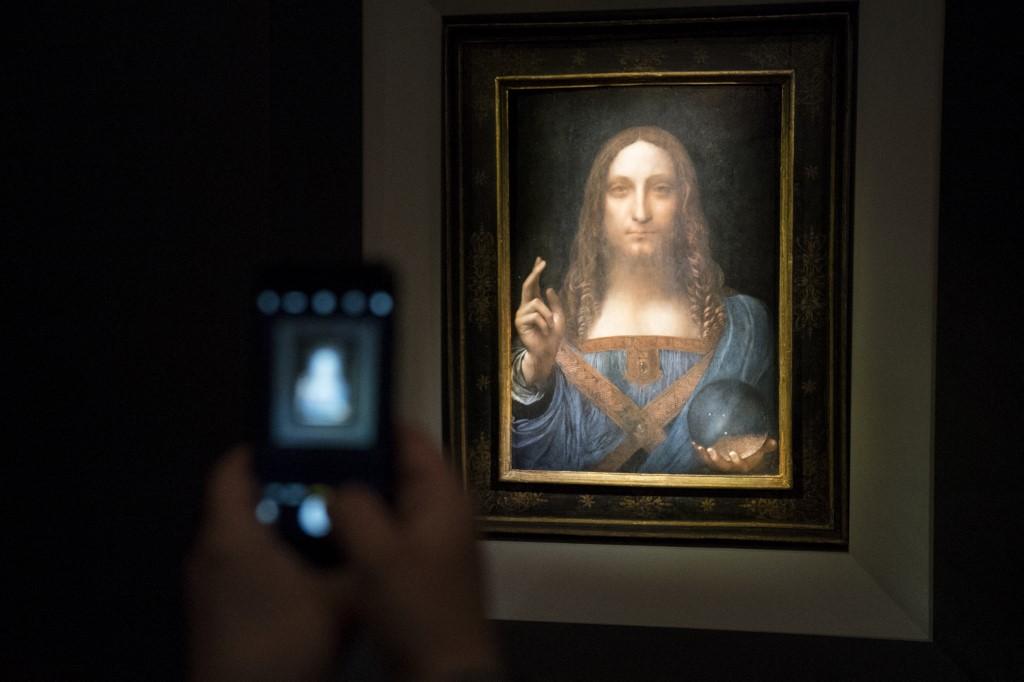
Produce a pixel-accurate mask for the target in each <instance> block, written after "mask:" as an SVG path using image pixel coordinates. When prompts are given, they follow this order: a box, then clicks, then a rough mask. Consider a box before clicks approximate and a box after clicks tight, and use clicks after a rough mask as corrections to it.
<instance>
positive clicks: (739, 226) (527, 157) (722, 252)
mask: <svg viewBox="0 0 1024 682" xmlns="http://www.w3.org/2000/svg"><path fill="white" fill-rule="evenodd" d="M781 96H782V88H781V86H779V85H776V84H771V85H768V84H742V85H733V84H702V85H696V84H693V85H689V84H688V85H643V86H629V87H624V86H607V87H599V88H578V89H544V90H513V91H512V92H511V93H510V97H509V131H508V134H509V180H510V198H509V212H510V229H509V232H510V235H509V237H510V245H511V264H512V278H511V279H512V291H511V292H510V293H511V296H512V310H515V308H516V307H517V306H518V304H519V292H520V288H521V286H522V281H523V279H525V277H526V275H527V274H529V272H530V270H531V269H532V267H533V260H534V258H535V257H536V256H541V257H542V258H544V259H545V260H547V261H548V266H547V269H546V270H545V272H544V275H543V276H542V283H543V285H544V286H553V287H555V288H556V289H558V288H560V287H561V282H562V278H563V277H564V274H565V270H566V269H567V268H568V259H569V251H570V248H571V245H572V240H573V237H574V235H575V233H576V229H577V224H578V218H579V210H580V205H581V203H582V200H583V187H584V184H585V182H586V178H587V173H588V172H589V170H590V166H591V164H592V163H593V160H594V157H595V156H596V155H597V152H598V150H599V149H600V147H601V145H602V144H604V142H605V141H607V140H608V138H610V137H612V136H613V135H615V134H616V133H618V132H619V131H620V130H623V129H624V128H629V127H632V126H641V125H654V126H658V127H660V128H664V129H665V130H667V131H668V132H670V133H672V134H673V135H675V136H676V137H677V138H678V139H679V140H680V141H681V142H682V143H683V146H684V147H685V148H686V150H687V151H688V152H689V154H690V157H691V159H692V160H693V164H694V166H695V168H696V171H697V182H698V185H699V189H700V192H701V201H702V205H703V208H704V216H705V218H706V220H707V222H708V229H709V233H710V239H711V249H712V254H713V256H714V257H715V259H716V260H717V261H718V264H719V265H721V266H722V269H723V271H724V272H725V283H726V285H727V286H730V287H732V288H733V289H735V290H737V291H738V292H740V293H744V294H749V295H752V296H754V297H756V298H758V299H760V300H761V301H763V302H764V303H765V304H766V305H767V306H768V308H769V310H770V311H771V312H772V314H775V313H776V312H777V306H778V278H779V269H778V262H779V159H780V145H781V110H782V102H781Z"/></svg>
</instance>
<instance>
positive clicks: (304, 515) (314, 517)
mask: <svg viewBox="0 0 1024 682" xmlns="http://www.w3.org/2000/svg"><path fill="white" fill-rule="evenodd" d="M298 521H299V528H301V529H302V532H303V533H305V534H306V535H308V536H310V537H314V538H322V537H326V536H327V535H328V534H329V533H330V532H331V517H330V516H328V514H327V501H326V500H325V499H324V498H323V496H322V495H318V494H316V493H313V494H311V495H307V496H306V499H304V500H303V501H302V504H300V505H299V513H298Z"/></svg>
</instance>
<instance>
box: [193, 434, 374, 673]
mask: <svg viewBox="0 0 1024 682" xmlns="http://www.w3.org/2000/svg"><path fill="white" fill-rule="evenodd" d="M249 459H250V454H249V452H248V451H247V450H245V449H244V448H236V449H234V450H232V451H231V452H229V453H228V454H227V455H226V456H225V457H224V458H223V459H222V460H221V461H220V462H218V464H217V465H216V467H215V469H214V471H213V473H212V474H211V476H210V478H209V484H208V489H207V492H206V505H205V506H206V509H205V518H204V522H203V526H202V528H201V529H200V532H199V536H198V538H197V542H196V544H195V546H194V548H193V551H192V553H191V555H190V557H189V559H188V561H187V564H186V567H185V568H186V570H185V575H186V592H185V594H186V607H187V612H188V613H187V615H188V621H189V640H190V641H189V667H190V676H191V677H192V679H195V680H254V679H266V680H285V679H292V680H309V679H318V678H322V677H324V676H326V675H327V673H328V672H329V671H330V670H331V668H332V666H333V665H334V662H335V660H336V659H337V657H338V655H339V648H340V644H341V642H342V640H343V637H344V635H345V634H346V633H347V631H348V629H349V627H350V626H351V624H352V621H353V619H354V617H355V612H356V611H355V600H354V594H353V586H354V581H353V580H352V577H351V576H350V575H348V574H345V573H327V572H324V571H321V570H319V569H316V568H314V567H312V566H311V565H309V564H307V563H306V562H305V561H304V560H303V559H301V558H300V557H299V556H298V554H296V553H295V552H294V551H293V550H292V549H291V548H289V547H287V546H286V545H285V544H284V542H283V541H282V540H281V539H279V538H278V537H277V535H276V534H275V532H274V530H273V529H272V528H270V527H267V526H263V525H261V524H260V523H259V522H258V521H257V520H256V517H255V515H254V513H253V509H254V507H255V503H256V498H257V486H256V482H255V481H254V479H253V476H252V473H251V465H250V462H249Z"/></svg>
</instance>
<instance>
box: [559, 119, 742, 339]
mask: <svg viewBox="0 0 1024 682" xmlns="http://www.w3.org/2000/svg"><path fill="white" fill-rule="evenodd" d="M639 140H644V141H646V142H650V143H651V144H653V145H655V146H657V147H661V148H662V149H664V150H665V151H666V152H668V155H669V157H670V158H671V159H672V164H673V166H674V167H675V172H676V178H677V179H678V181H679V183H680V196H681V198H682V201H681V202H680V203H679V208H678V210H677V211H676V217H675V239H673V244H674V247H673V248H674V253H673V254H672V255H671V263H672V265H673V270H674V273H675V278H676V282H677V284H678V286H679V289H680V290H681V291H684V292H685V293H686V297H687V299H688V301H689V307H690V315H691V317H692V318H693V321H694V322H695V323H697V324H698V325H699V326H700V334H701V338H704V339H706V338H711V337H713V336H715V335H717V333H718V332H719V331H720V329H721V327H722V325H723V324H724V323H725V304H724V303H723V297H722V282H723V276H722V269H721V268H720V267H719V266H718V263H716V262H715V261H714V259H713V258H712V257H711V248H710V246H709V244H708V228H707V222H706V221H705V219H704V211H703V209H701V204H700V192H699V190H698V188H697V173H696V171H695V170H694V168H693V161H691V160H690V155H689V154H688V153H687V151H686V148H685V147H683V145H682V143H681V142H680V141H679V140H678V139H677V138H676V137H675V136H674V135H672V134H671V133H669V132H668V131H666V130H662V129H661V128H656V127H653V126H643V127H636V128H627V129H625V130H623V131H621V132H619V133H618V134H616V135H615V136H614V137H612V138H611V139H609V140H608V141H607V142H605V143H604V146H602V147H601V149H600V151H598V153H597V156H596V157H595V158H594V163H593V164H592V165H591V167H590V174H589V175H588V176H587V184H586V186H585V188H584V190H583V206H582V207H581V208H580V218H579V226H578V228H577V230H576V238H575V239H574V240H573V244H572V251H571V253H570V256H569V269H568V270H567V271H566V274H565V280H564V281H563V283H562V292H561V298H562V301H563V304H564V306H565V313H566V332H567V334H568V336H569V339H570V341H573V342H579V341H583V340H585V339H586V338H587V333H588V331H589V330H590V327H591V325H593V324H594V322H595V321H596V320H597V317H598V315H599V314H600V312H601V303H602V301H603V300H604V295H605V286H606V282H605V279H606V278H605V272H606V269H607V259H608V245H607V238H606V234H605V229H604V205H605V192H606V191H607V185H608V170H609V168H611V165H612V162H613V161H614V160H615V157H616V156H618V154H619V152H621V151H622V150H623V149H625V148H626V147H628V146H629V145H631V144H633V143H634V142H637V141H639Z"/></svg>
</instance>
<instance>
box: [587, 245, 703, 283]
mask: <svg viewBox="0 0 1024 682" xmlns="http://www.w3.org/2000/svg"><path fill="white" fill-rule="evenodd" d="M654 246H655V248H651V249H626V250H623V249H620V248H613V247H612V245H611V244H609V243H608V241H607V240H606V241H605V243H604V245H603V249H602V251H603V254H602V255H603V256H604V262H605V263H606V264H607V266H608V268H609V269H614V270H616V271H617V272H619V273H621V274H624V275H627V276H629V277H631V278H632V277H643V278H645V279H650V280H651V281H659V280H660V281H668V282H671V283H673V284H674V285H676V286H679V285H681V283H682V282H683V281H684V279H685V277H684V275H683V268H684V267H685V265H686V259H685V258H683V257H681V256H680V254H679V253H678V250H677V249H676V240H675V239H674V238H673V239H668V240H666V241H665V243H662V244H656V245H654Z"/></svg>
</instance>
